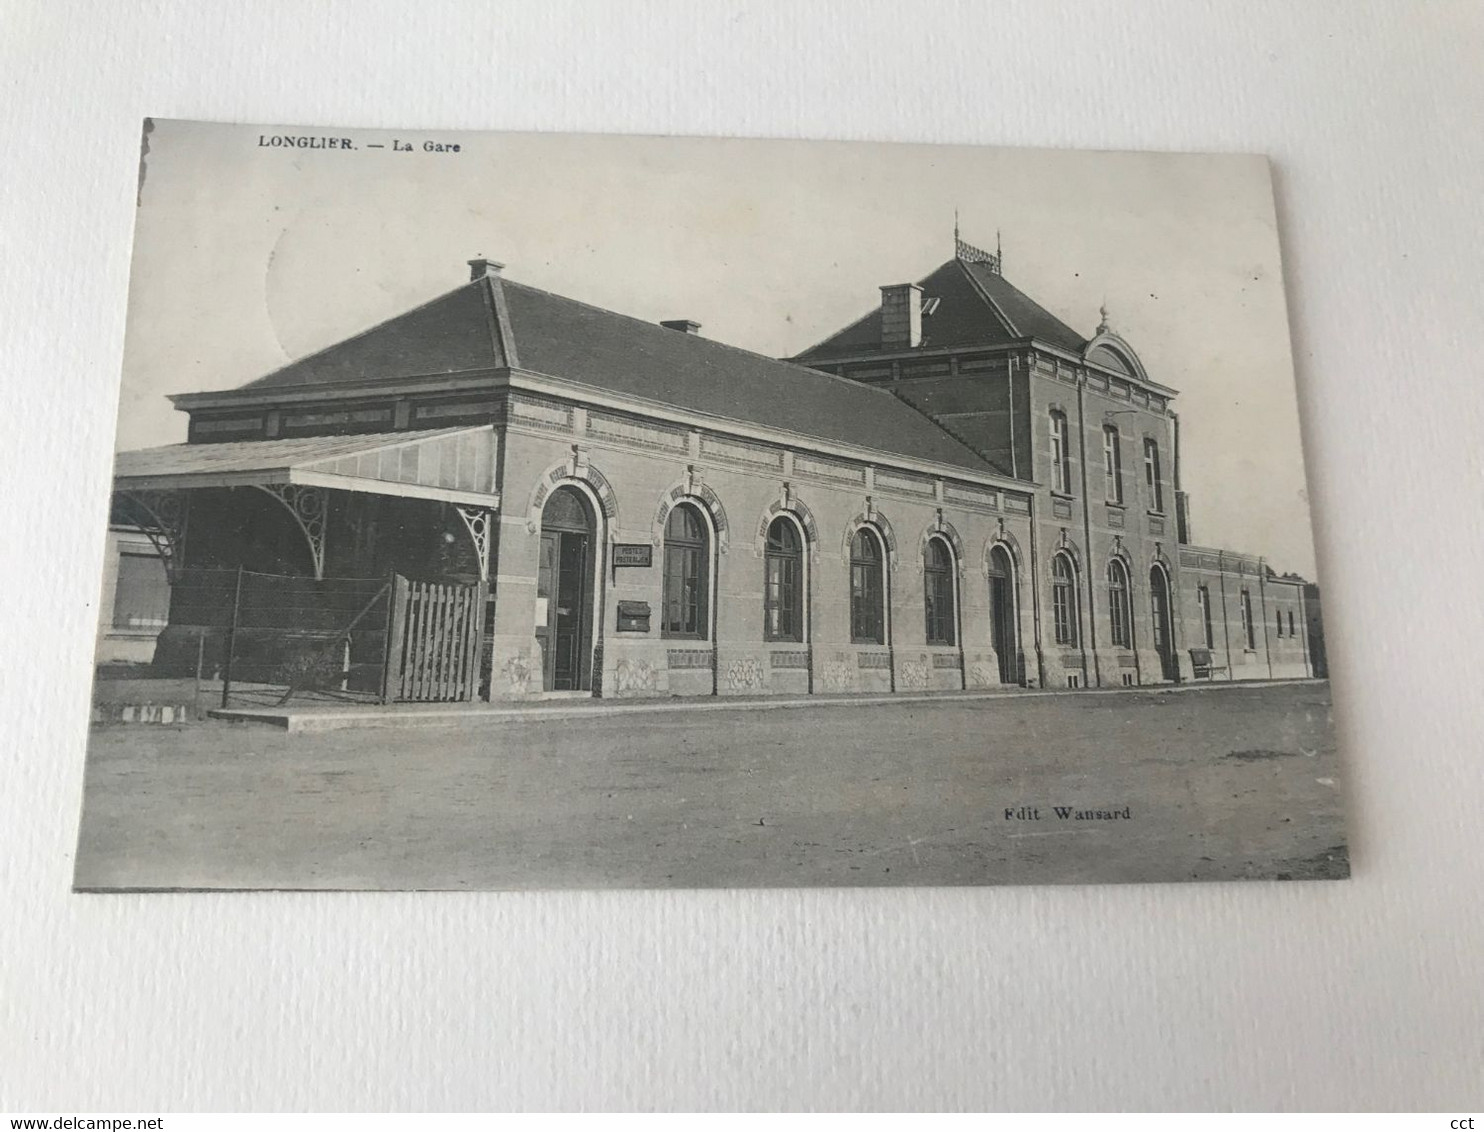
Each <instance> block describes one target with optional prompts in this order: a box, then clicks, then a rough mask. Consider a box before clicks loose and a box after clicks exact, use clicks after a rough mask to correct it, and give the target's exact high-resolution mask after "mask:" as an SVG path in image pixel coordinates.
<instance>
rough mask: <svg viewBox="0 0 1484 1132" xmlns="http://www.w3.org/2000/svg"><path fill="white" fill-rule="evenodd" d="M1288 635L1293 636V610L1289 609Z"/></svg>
mask: <svg viewBox="0 0 1484 1132" xmlns="http://www.w3.org/2000/svg"><path fill="white" fill-rule="evenodd" d="M1288 635H1289V636H1290V637H1291V636H1293V610H1291V609H1290V610H1289V611H1288Z"/></svg>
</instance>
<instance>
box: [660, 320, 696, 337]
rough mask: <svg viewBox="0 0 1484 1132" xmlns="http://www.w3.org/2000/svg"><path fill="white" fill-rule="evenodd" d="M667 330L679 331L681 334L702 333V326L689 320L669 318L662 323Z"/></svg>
mask: <svg viewBox="0 0 1484 1132" xmlns="http://www.w3.org/2000/svg"><path fill="white" fill-rule="evenodd" d="M660 325H661V326H663V327H664V328H665V329H666V330H678V331H680V333H681V334H699V333H701V324H700V323H699V322H692V321H691V320H690V319H688V318H667V319H664V320H662V321H661V322H660Z"/></svg>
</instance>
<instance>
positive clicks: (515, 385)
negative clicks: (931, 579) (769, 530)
mask: <svg viewBox="0 0 1484 1132" xmlns="http://www.w3.org/2000/svg"><path fill="white" fill-rule="evenodd" d="M508 384H509V386H510V388H512V389H518V390H522V391H524V392H528V393H536V394H540V395H542V396H546V397H558V398H564V399H566V400H571V401H579V402H581V403H582V404H584V405H589V406H593V407H598V408H604V409H611V410H614V411H617V412H624V413H631V414H635V415H639V416H645V417H650V418H653V419H655V420H661V421H667V422H669V423H672V424H680V425H684V426H686V427H688V428H695V429H699V430H702V431H705V432H711V433H717V434H719V435H723V436H728V437H736V438H738V439H742V440H752V441H756V442H760V443H764V444H771V445H773V446H775V447H778V448H786V449H790V450H795V451H801V452H806V453H817V454H819V455H824V456H835V457H838V458H840V459H845V460H852V461H855V462H856V463H860V464H870V465H873V466H878V467H887V468H896V469H899V470H901V471H907V472H917V473H920V474H923V475H929V476H933V477H935V478H938V479H943V480H954V481H957V482H961V483H972V484H978V485H980V486H983V487H993V488H997V489H999V490H1002V491H1010V492H1014V493H1015V494H1017V495H1024V496H1030V495H1031V494H1032V493H1033V492H1034V491H1035V489H1036V488H1037V487H1038V486H1039V485H1038V484H1036V483H1034V482H1033V481H1030V480H1018V479H1015V478H1013V477H1011V476H1006V475H998V474H996V473H994V472H979V471H976V470H974V469H973V468H965V467H961V466H959V465H957V464H944V463H939V462H937V461H933V460H918V459H914V458H912V457H910V456H903V455H900V454H898V453H895V452H883V451H880V450H878V449H874V448H865V447H861V446H858V445H853V444H844V443H841V442H840V441H835V440H826V439H824V438H821V437H817V436H811V435H810V434H808V433H802V432H793V431H791V430H788V429H779V428H770V427H767V426H764V425H758V424H754V423H753V422H750V421H743V420H738V419H736V418H733V417H721V416H713V415H711V414H707V413H698V412H695V411H693V410H687V409H677V408H675V407H674V406H673V405H668V404H665V403H664V402H661V401H650V400H647V399H645V398H642V397H633V396H627V395H618V394H614V393H611V392H609V391H607V390H604V389H599V388H597V387H596V386H591V385H584V384H583V383H582V382H579V381H572V380H570V379H569V378H561V377H554V376H552V375H551V374H544V373H538V372H536V371H534V370H525V369H521V370H511V371H510V374H509V377H508Z"/></svg>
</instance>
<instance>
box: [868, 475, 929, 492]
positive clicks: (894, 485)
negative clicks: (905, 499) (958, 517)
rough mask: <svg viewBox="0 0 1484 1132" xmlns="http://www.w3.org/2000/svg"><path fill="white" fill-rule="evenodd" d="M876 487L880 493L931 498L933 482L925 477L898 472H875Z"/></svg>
mask: <svg viewBox="0 0 1484 1132" xmlns="http://www.w3.org/2000/svg"><path fill="white" fill-rule="evenodd" d="M876 486H877V487H878V488H880V489H881V490H882V491H895V492H898V493H900V494H903V495H915V496H917V497H918V498H931V497H932V494H933V481H932V480H931V479H929V478H927V477H926V476H907V475H903V474H902V473H900V472H883V471H880V470H878V471H877V472H876Z"/></svg>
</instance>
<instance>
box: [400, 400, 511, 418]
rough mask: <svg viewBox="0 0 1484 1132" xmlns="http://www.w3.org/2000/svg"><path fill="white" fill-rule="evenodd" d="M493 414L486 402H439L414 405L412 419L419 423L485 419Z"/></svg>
mask: <svg viewBox="0 0 1484 1132" xmlns="http://www.w3.org/2000/svg"><path fill="white" fill-rule="evenodd" d="M492 412H493V408H492V406H491V405H490V403H489V402H488V401H441V402H434V403H433V404H431V405H414V406H413V407H412V417H413V419H414V420H419V421H441V420H447V419H449V418H450V417H487V416H490V415H491V413H492Z"/></svg>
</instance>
